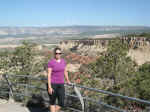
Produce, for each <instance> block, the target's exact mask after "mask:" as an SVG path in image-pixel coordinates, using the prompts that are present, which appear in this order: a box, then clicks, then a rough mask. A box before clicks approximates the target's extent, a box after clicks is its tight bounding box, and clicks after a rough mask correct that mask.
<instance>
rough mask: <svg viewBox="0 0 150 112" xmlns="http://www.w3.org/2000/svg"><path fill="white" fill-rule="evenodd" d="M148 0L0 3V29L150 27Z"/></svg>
mask: <svg viewBox="0 0 150 112" xmlns="http://www.w3.org/2000/svg"><path fill="white" fill-rule="evenodd" d="M149 11H150V0H0V26H68V25H121V26H124V25H126V26H128V25H134V26H136V25H138V26H150V12H149Z"/></svg>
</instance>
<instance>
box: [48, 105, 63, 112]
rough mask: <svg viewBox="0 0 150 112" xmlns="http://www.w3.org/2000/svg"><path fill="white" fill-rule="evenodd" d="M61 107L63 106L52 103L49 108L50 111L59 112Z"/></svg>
mask: <svg viewBox="0 0 150 112" xmlns="http://www.w3.org/2000/svg"><path fill="white" fill-rule="evenodd" d="M60 109H61V107H60V106H58V105H50V108H49V110H50V112H59V110H60Z"/></svg>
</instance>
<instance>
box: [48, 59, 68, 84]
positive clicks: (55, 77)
mask: <svg viewBox="0 0 150 112" xmlns="http://www.w3.org/2000/svg"><path fill="white" fill-rule="evenodd" d="M65 67H66V62H65V60H64V59H61V60H60V62H57V61H56V59H51V60H50V61H49V62H48V68H52V73H51V83H52V84H64V71H65Z"/></svg>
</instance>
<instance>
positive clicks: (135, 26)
mask: <svg viewBox="0 0 150 112" xmlns="http://www.w3.org/2000/svg"><path fill="white" fill-rule="evenodd" d="M80 26H85V27H86V26H87V27H88V26H91V27H149V28H150V26H149V25H147V26H146V25H55V26H54V25H52V26H50V25H29V26H25V25H16V26H11V25H6V26H5V25H3V26H0V28H1V27H80Z"/></svg>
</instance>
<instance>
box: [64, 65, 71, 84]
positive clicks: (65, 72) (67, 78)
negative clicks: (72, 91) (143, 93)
mask: <svg viewBox="0 0 150 112" xmlns="http://www.w3.org/2000/svg"><path fill="white" fill-rule="evenodd" d="M64 75H65V79H66V82H67V83H68V84H70V80H69V77H68V71H67V67H66V68H65V71H64Z"/></svg>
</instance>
